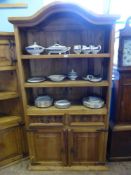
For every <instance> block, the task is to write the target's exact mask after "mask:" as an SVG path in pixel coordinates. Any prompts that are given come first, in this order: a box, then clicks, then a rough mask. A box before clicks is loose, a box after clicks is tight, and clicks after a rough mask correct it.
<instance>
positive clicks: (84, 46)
mask: <svg viewBox="0 0 131 175" xmlns="http://www.w3.org/2000/svg"><path fill="white" fill-rule="evenodd" d="M81 50H82V52H83V53H84V54H88V53H90V52H91V47H90V46H89V47H87V46H86V45H82V49H81Z"/></svg>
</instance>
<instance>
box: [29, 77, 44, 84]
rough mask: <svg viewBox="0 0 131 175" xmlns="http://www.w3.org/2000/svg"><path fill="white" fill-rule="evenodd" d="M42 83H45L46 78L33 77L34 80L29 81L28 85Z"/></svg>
mask: <svg viewBox="0 0 131 175" xmlns="http://www.w3.org/2000/svg"><path fill="white" fill-rule="evenodd" d="M42 81H45V78H44V77H32V78H29V79H27V82H28V83H39V82H42Z"/></svg>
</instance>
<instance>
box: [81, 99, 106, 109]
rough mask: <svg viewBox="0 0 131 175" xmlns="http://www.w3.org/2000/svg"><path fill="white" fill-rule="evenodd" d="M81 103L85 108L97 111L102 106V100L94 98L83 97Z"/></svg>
mask: <svg viewBox="0 0 131 175" xmlns="http://www.w3.org/2000/svg"><path fill="white" fill-rule="evenodd" d="M82 102H83V105H84V106H85V107H89V108H94V109H98V108H101V107H103V106H104V100H103V99H101V98H100V97H96V96H89V97H85V98H83V100H82Z"/></svg>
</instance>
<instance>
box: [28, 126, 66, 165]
mask: <svg viewBox="0 0 131 175" xmlns="http://www.w3.org/2000/svg"><path fill="white" fill-rule="evenodd" d="M64 133H65V132H64V131H63V130H62V129H54V130H53V129H49V130H48V129H41V130H40V129H39V130H36V131H34V132H31V133H30V134H29V136H30V137H29V138H30V139H29V145H30V146H31V150H30V152H31V157H32V163H36V162H37V163H38V162H41V163H44V164H52V165H53V164H65V162H66V160H65V159H66V158H65V154H66V153H65V137H64Z"/></svg>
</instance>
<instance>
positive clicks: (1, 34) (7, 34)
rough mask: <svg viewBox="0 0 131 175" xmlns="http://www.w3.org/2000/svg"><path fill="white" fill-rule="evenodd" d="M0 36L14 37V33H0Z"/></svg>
mask: <svg viewBox="0 0 131 175" xmlns="http://www.w3.org/2000/svg"><path fill="white" fill-rule="evenodd" d="M0 36H14V32H0Z"/></svg>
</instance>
